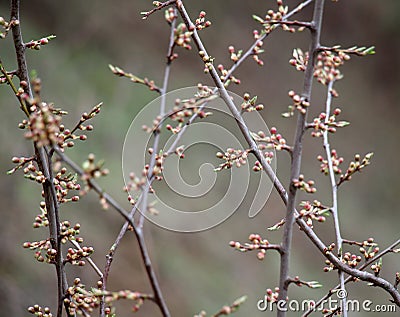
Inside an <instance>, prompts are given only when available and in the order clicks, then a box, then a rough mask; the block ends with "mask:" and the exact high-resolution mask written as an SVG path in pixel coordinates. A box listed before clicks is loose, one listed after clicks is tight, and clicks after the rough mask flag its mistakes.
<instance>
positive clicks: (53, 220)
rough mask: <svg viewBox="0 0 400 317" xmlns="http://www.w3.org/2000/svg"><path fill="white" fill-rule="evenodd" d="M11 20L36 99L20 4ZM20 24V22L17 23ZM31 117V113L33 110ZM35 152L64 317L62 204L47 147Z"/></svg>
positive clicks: (23, 76)
mask: <svg viewBox="0 0 400 317" xmlns="http://www.w3.org/2000/svg"><path fill="white" fill-rule="evenodd" d="M10 11H11V17H10V21H14V23H13V26H12V35H13V42H14V47H15V52H16V57H17V64H18V70H17V72H16V74H17V76H18V78H19V80H20V81H25V82H26V83H27V88H26V93H27V94H28V95H29V96H30V97H31V98H32V97H33V95H32V89H31V86H30V81H29V75H28V67H27V63H26V57H25V45H24V42H23V40H22V34H21V27H20V23H21V21H20V19H19V11H20V1H19V0H12V1H11V10H10ZM17 21H18V22H17ZM27 110H28V113H29V109H27ZM34 150H35V155H36V162H37V164H38V167H39V170H40V171H41V172H42V173H43V175H44V176H45V178H46V180H45V182H44V183H43V185H42V186H43V192H44V199H45V204H46V211H47V216H48V218H49V231H50V242H51V246H52V248H53V249H55V250H56V251H57V254H56V257H55V267H56V272H57V288H58V305H57V316H58V317H61V316H62V305H63V303H64V298H65V294H66V291H67V288H68V283H67V276H66V273H65V268H64V265H63V256H62V248H61V239H60V219H59V210H58V201H57V194H56V189H55V187H54V182H53V173H52V170H51V161H50V159H49V157H48V155H47V153H46V149H45V147H39V146H38V145H37V144H36V143H34ZM65 308H66V311H67V315H68V316H71V314H70V313H69V311H68V308H67V306H66V307H65Z"/></svg>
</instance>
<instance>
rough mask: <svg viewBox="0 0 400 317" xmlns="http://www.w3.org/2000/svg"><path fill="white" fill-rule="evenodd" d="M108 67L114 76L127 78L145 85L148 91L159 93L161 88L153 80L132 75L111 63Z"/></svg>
mask: <svg viewBox="0 0 400 317" xmlns="http://www.w3.org/2000/svg"><path fill="white" fill-rule="evenodd" d="M108 68H110V70H111V71H112V73H113V74H114V75H116V76H119V77H126V78H129V79H130V81H131V82H133V83H138V84H142V85H144V86H147V87H148V88H149V90H150V91H156V92H158V93H161V88H159V87H158V86H156V84H155V83H154V81H153V80H149V79H147V78H140V77H137V76H135V75H133V74H132V73H128V72H126V71H124V70H123V69H122V68H119V67H117V66H113V65H111V64H109V65H108Z"/></svg>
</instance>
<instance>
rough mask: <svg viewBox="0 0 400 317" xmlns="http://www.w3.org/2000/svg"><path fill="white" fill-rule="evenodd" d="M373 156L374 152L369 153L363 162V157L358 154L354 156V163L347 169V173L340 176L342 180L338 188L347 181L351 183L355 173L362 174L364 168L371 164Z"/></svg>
mask: <svg viewBox="0 0 400 317" xmlns="http://www.w3.org/2000/svg"><path fill="white" fill-rule="evenodd" d="M373 155H374V153H372V152H371V153H368V154H366V155H365V157H364V158H363V159H362V160H361V156H360V155H359V154H356V155H355V156H354V161H352V162H350V165H349V167H348V168H347V170H346V173H344V174H342V175H340V180H339V183H338V186H339V185H340V184H342V183H343V182H345V181H349V180H350V179H351V177H352V175H353V174H354V173H356V172H361V170H362V169H363V168H364V167H366V166H368V165H369V164H370V163H371V157H372V156H373Z"/></svg>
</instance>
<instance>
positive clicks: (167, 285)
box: [0, 0, 400, 316]
mask: <svg viewBox="0 0 400 317" xmlns="http://www.w3.org/2000/svg"><path fill="white" fill-rule="evenodd" d="M326 2H327V5H326V11H325V16H324V26H323V31H322V34H323V35H322V41H323V44H326V45H335V44H341V45H342V46H343V47H346V46H353V45H360V46H364V45H365V46H370V45H375V46H376V51H377V54H376V55H374V56H369V57H365V58H356V57H353V58H352V60H351V61H350V62H348V63H347V64H346V65H345V66H344V67H343V68H342V71H343V73H344V75H345V77H344V79H343V80H342V81H341V82H339V83H338V85H337V88H338V90H339V93H340V98H339V99H337V100H335V104H336V105H340V106H341V107H342V110H343V112H342V118H343V119H346V120H349V121H350V122H351V125H350V126H349V127H347V128H346V129H345V130H340V131H339V132H338V133H337V134H336V135H334V136H333V138H332V140H333V147H334V148H336V149H337V150H338V152H339V154H341V155H343V156H345V158H346V159H347V161H346V162H348V160H349V159H350V158H351V157H353V155H354V154H355V153H360V154H365V153H367V152H371V151H372V152H374V153H375V156H374V157H373V164H372V165H371V166H369V167H368V168H367V169H366V170H365V171H364V172H363V173H362V174H361V175H356V176H355V177H354V180H353V181H352V182H351V183H349V184H345V185H344V186H343V188H344V190H341V191H340V196H339V197H340V198H339V199H340V201H339V208H340V211H341V219H342V230H343V233H344V236H345V238H351V239H355V240H363V239H365V238H367V237H370V236H374V237H375V239H376V240H377V241H378V242H380V245H381V247H385V246H386V245H388V244H390V243H391V242H392V241H394V240H395V239H397V238H398V235H399V229H398V228H399V225H398V223H399V208H398V196H399V194H398V191H399V185H398V184H399V182H398V178H399V176H400V175H399V164H398V157H399V155H400V151H399V146H398V144H399V142H398V137H399V131H400V128H399V124H398V118H399V115H400V110H399V109H400V108H399V100H400V90H399V82H400V80H399V79H400V78H399V77H400V64H399V63H400V62H399V58H398V56H399V55H400V41H399V40H398V27H399V22H398V21H399V19H400V3H399V2H398V1H396V0H386V1H373V0H353V1H339V2H338V3H332V2H330V1H326ZM287 3H288V4H289V5H291V6H292V7H293V5H295V4H296V3H297V1H292V0H291V1H287ZM150 7H151V1H145V0H134V1H122V0H118V1H93V0H92V1H84V2H82V1H77V0H72V1H51V0H43V1H38V0H32V1H22V12H21V21H22V30H23V35H24V39H25V40H26V41H27V40H30V39H38V38H40V37H42V36H46V35H49V34H55V35H57V39H56V40H54V41H53V42H51V43H50V45H48V46H46V47H43V49H42V50H41V51H39V52H36V51H29V52H28V63H29V67H30V69H35V70H36V71H37V73H38V75H39V77H40V78H42V81H43V93H42V95H43V97H44V98H45V99H46V100H48V101H53V102H55V104H56V105H57V106H59V107H62V108H64V109H65V110H67V111H68V112H69V116H68V117H67V118H66V123H69V124H71V125H72V124H73V123H75V122H76V120H78V119H79V116H80V113H81V112H83V111H87V110H89V109H90V108H91V107H92V106H93V105H94V104H96V103H98V102H99V101H103V102H104V108H103V111H102V113H101V115H100V116H99V117H97V118H96V119H95V121H94V122H93V123H94V126H95V130H94V132H93V133H91V134H90V135H89V141H87V142H86V143H85V144H78V145H76V147H75V148H74V149H73V150H72V151H70V155H71V156H72V157H73V158H74V159H76V160H77V161H78V162H82V161H83V160H84V158H85V157H86V156H87V154H88V153H90V152H94V153H96V154H97V156H98V157H99V158H104V159H105V160H106V165H107V167H108V168H109V169H110V170H111V172H112V173H111V175H110V176H109V177H107V178H106V179H105V180H103V181H102V185H103V186H104V188H106V189H107V191H109V192H110V193H112V194H114V195H115V196H116V197H117V198H119V199H120V201H121V202H122V203H124V204H125V203H126V198H125V197H124V195H123V193H122V192H121V188H122V186H123V180H122V172H121V151H122V145H123V140H124V136H125V133H126V131H127V129H128V127H129V125H130V123H131V120H132V119H133V118H134V116H135V114H136V113H137V112H138V111H139V110H140V109H141V108H142V107H144V106H145V105H146V104H147V103H148V102H150V101H151V100H152V99H153V98H155V97H156V95H155V94H154V93H151V92H149V91H148V90H147V89H146V88H144V87H140V86H135V85H132V84H131V83H130V82H129V81H128V80H124V79H118V78H115V76H113V75H112V74H111V72H110V71H109V70H108V67H107V65H108V64H109V63H111V64H115V65H118V66H121V67H123V68H124V69H126V70H128V71H131V72H133V73H134V74H136V75H138V76H146V77H148V78H151V79H154V80H155V81H156V82H157V83H160V82H161V80H162V75H163V66H164V62H165V54H166V49H167V47H166V46H167V43H168V42H167V41H168V28H167V27H166V23H165V22H164V19H163V17H162V14H156V15H154V16H152V17H151V18H149V19H148V20H146V21H143V20H141V17H140V11H144V10H148V9H149V8H150ZM187 7H188V10H189V13H190V14H191V15H192V16H193V17H194V16H195V15H196V14H197V13H198V12H199V11H200V10H205V11H206V12H207V14H208V15H207V17H208V18H209V19H210V20H211V21H212V22H213V26H212V27H211V28H210V29H207V30H205V31H203V32H202V33H201V35H202V36H203V38H204V42H205V44H206V46H207V47H208V49H209V51H210V54H211V55H212V56H214V57H215V58H216V61H217V63H226V64H227V65H229V63H228V59H229V55H228V52H227V46H228V45H234V46H235V47H236V48H238V49H239V48H243V49H245V48H247V47H248V45H249V44H250V43H251V42H252V36H251V32H252V30H253V29H254V28H258V26H257V25H256V24H255V23H254V21H253V20H252V18H251V15H252V14H259V15H262V14H264V13H265V12H266V10H267V9H269V8H270V7H275V1H255V0H251V1H239V0H230V1H212V0H204V1H187ZM309 13H310V9H307V10H306V11H304V13H303V14H302V15H301V16H307V14H309ZM0 16H3V17H5V18H7V17H8V16H9V13H8V4H7V1H5V0H2V1H1V2H0ZM296 18H297V17H296ZM300 18H301V17H298V19H300ZM307 46H308V34H307V32H304V33H303V34H295V35H291V34H287V33H284V32H281V31H277V32H274V33H273V34H272V35H271V36H270V37H269V38H268V39H267V41H266V44H265V49H266V53H265V54H264V55H263V56H262V57H263V59H264V62H265V66H264V67H263V68H260V67H259V66H257V65H256V63H254V62H253V61H251V60H249V61H248V62H246V63H245V64H244V65H243V66H242V67H241V68H240V69H239V70H238V72H237V77H239V78H240V79H242V83H243V84H241V85H240V86H236V87H231V89H232V90H234V91H235V92H237V93H238V94H242V93H243V92H245V91H250V92H251V93H254V94H257V95H258V97H259V100H260V101H261V102H263V103H264V104H265V105H266V109H265V110H264V111H263V113H262V114H263V116H264V117H265V119H266V122H267V124H268V125H269V126H270V127H271V126H277V127H278V128H279V130H280V131H281V132H282V133H283V134H284V135H285V136H286V138H287V140H288V141H290V140H291V139H292V135H293V127H294V120H287V119H283V118H282V117H281V115H280V114H281V113H282V112H284V111H285V110H286V109H287V105H288V104H289V98H288V97H287V92H288V90H290V89H294V90H300V88H301V84H302V74H300V73H297V72H295V71H294V70H293V69H292V67H290V66H289V64H288V60H289V59H290V57H291V53H292V49H293V48H296V47H300V48H302V49H303V50H306V49H307ZM179 54H180V56H181V57H180V58H179V59H178V60H177V61H176V62H174V64H173V68H172V78H171V83H170V90H172V89H174V88H179V87H184V86H188V85H189V83H190V85H196V84H197V83H198V82H202V83H208V84H211V82H210V80H209V79H208V77H207V76H206V75H204V74H203V72H202V68H203V65H202V63H201V62H200V61H199V59H198V56H197V54H196V53H195V52H185V51H182V50H180V51H179ZM0 57H1V59H2V60H3V62H4V64H5V65H6V66H7V67H8V69H13V68H15V58H14V53H13V51H12V42H11V37H10V36H9V37H8V38H7V39H5V40H2V41H0ZM324 94H325V92H324V89H323V88H322V87H319V86H317V85H315V95H314V97H313V98H314V99H313V104H314V105H315V107H313V109H312V110H311V111H312V112H313V113H318V112H319V111H320V109H321V108H322V104H323V100H324V99H323V98H324ZM0 109H1V116H0V133H1V152H0V175H1V177H0V189H1V202H2V203H1V221H0V241H1V244H2V246H1V257H0V307H1V309H0V316H24V315H28V313H27V312H26V307H27V306H29V305H32V304H35V303H39V304H41V305H47V306H50V307H54V302H55V298H56V291H55V272H54V270H53V268H52V267H49V266H46V265H44V264H39V263H36V261H35V260H34V258H33V253H32V252H30V251H27V250H24V249H23V248H22V247H21V245H22V243H23V242H24V241H30V240H31V241H32V240H34V239H37V238H43V237H46V235H47V232H45V231H44V230H32V221H33V218H34V217H35V216H36V214H37V213H38V202H39V201H40V188H39V187H38V186H35V185H34V184H32V183H30V182H28V181H26V180H24V179H23V177H22V175H21V174H17V175H15V176H6V171H7V170H8V169H10V168H11V167H12V164H11V157H12V156H15V155H26V154H29V153H31V152H32V148H31V145H30V144H29V142H27V141H26V140H24V138H23V132H21V131H20V130H18V129H17V124H18V122H20V121H21V120H22V119H23V114H22V113H21V112H20V110H19V109H18V107H17V103H16V101H15V99H14V98H13V96H12V94H11V91H10V89H9V88H8V87H6V86H5V85H3V86H1V87H0ZM321 150H322V148H321V142H320V140H316V139H311V138H307V141H306V145H305V157H304V160H303V171H304V173H305V174H306V175H309V176H310V178H314V179H316V181H317V185H319V187H318V189H319V191H318V193H317V195H318V198H319V199H320V200H322V201H323V200H324V199H326V200H327V201H329V192H328V191H327V189H328V181H327V179H326V178H323V177H321V176H320V175H319V173H318V166H319V165H318V161H317V160H316V159H315V157H316V155H317V153H319V152H320V151H321ZM278 175H279V176H280V177H281V179H282V180H283V181H286V180H287V179H288V159H287V157H286V156H285V155H279V156H278ZM126 206H127V207H128V205H127V204H126ZM282 210H283V205H282V203H281V202H280V201H279V198H278V195H276V193H273V194H272V195H271V198H270V200H269V201H268V203H267V205H266V207H265V210H264V211H263V212H262V213H261V214H260V215H259V216H258V217H257V218H256V219H255V220H249V219H248V218H247V216H246V211H245V210H241V211H239V212H237V213H235V214H234V216H232V217H231V218H230V219H229V220H228V221H226V222H225V223H223V224H222V225H220V226H219V227H217V228H215V229H212V230H209V231H206V232H202V233H196V234H178V233H173V232H169V231H165V230H160V229H158V228H157V227H154V226H153V225H151V224H147V232H146V236H147V239H148V241H149V246H150V250H151V254H152V259H153V262H154V264H155V267H156V269H157V272H158V276H159V278H160V281H161V286H162V289H163V290H164V292H165V296H166V299H167V302H168V303H169V306H170V309H171V312H172V314H173V315H174V316H192V315H193V314H194V313H197V312H199V311H200V310H202V309H205V310H207V311H208V312H209V313H212V312H215V311H217V310H218V309H219V307H220V306H222V305H224V304H228V303H230V302H232V301H233V300H234V299H235V298H237V297H239V296H241V295H243V294H248V295H249V298H248V301H247V303H246V304H245V305H244V306H243V307H242V308H241V310H240V312H239V313H238V316H246V315H249V316H250V315H251V316H258V315H268V314H265V313H264V314H261V313H259V312H257V310H256V301H257V300H258V299H260V298H262V296H263V294H264V292H265V289H266V288H268V287H271V288H273V287H275V286H276V284H277V279H278V257H277V255H275V254H270V255H269V256H267V259H266V260H265V261H264V262H260V261H258V260H257V259H256V258H255V255H253V254H239V253H237V252H234V251H233V250H231V249H230V248H229V247H228V242H229V241H230V240H232V239H233V240H241V241H244V240H245V239H247V236H248V234H249V233H252V232H260V233H262V234H266V230H265V228H266V227H267V226H271V225H273V224H274V223H275V222H276V221H279V220H280V219H281V217H282ZM63 218H66V219H71V221H76V222H78V221H79V222H80V223H81V224H82V230H81V232H82V236H83V237H84V238H85V241H86V243H87V244H89V245H93V246H94V247H95V254H94V256H93V258H94V259H95V261H96V262H97V263H98V264H99V265H100V266H103V263H104V259H105V257H104V256H105V254H106V252H107V250H108V249H109V247H110V246H111V243H112V242H113V241H114V239H115V237H116V234H117V232H118V230H119V228H120V226H121V224H122V218H121V217H120V216H118V215H117V214H116V213H115V212H114V211H112V210H109V211H103V210H101V207H100V205H99V204H98V202H97V201H96V197H94V196H92V195H89V196H88V197H85V198H83V199H82V201H81V202H80V203H79V204H75V205H73V204H72V205H70V206H68V207H67V208H64V211H63ZM330 224H331V223H326V224H322V225H318V226H317V231H318V232H319V233H321V235H322V236H323V237H325V239H326V241H332V237H333V235H332V234H333V232H332V231H331V229H330ZM327 228H329V229H327ZM270 237H271V241H279V238H280V233H277V234H274V235H271V236H270ZM294 241H295V245H294V252H293V258H292V259H293V260H292V274H293V275H296V274H299V275H300V276H301V278H302V279H305V280H314V279H316V280H319V281H320V282H322V283H323V284H324V286H325V288H324V289H322V290H314V291H310V290H308V289H304V288H302V289H297V288H293V289H292V290H291V294H292V296H293V298H318V297H319V296H321V295H323V294H324V291H326V290H327V289H328V288H329V287H330V286H331V285H332V286H333V284H332V283H331V281H332V280H333V281H336V275H335V273H330V274H324V273H322V267H323V258H322V257H321V256H320V255H319V254H318V252H317V251H316V250H315V248H314V247H313V246H312V245H311V244H310V243H309V242H308V241H306V240H305V239H304V236H303V235H302V233H301V232H296V236H295V240H294ZM395 270H397V271H398V270H399V260H398V257H395V256H388V257H386V258H385V259H384V271H383V273H382V275H383V276H384V277H386V278H388V279H389V280H393V279H394V276H393V274H392V273H393V272H394V271H395ZM69 274H70V276H71V277H73V276H83V278H82V279H83V281H84V282H85V283H86V284H87V285H94V283H95V281H96V276H95V275H94V274H93V273H92V271H91V269H90V268H89V267H85V268H84V269H75V268H73V269H70V271H69ZM390 274H392V275H390ZM110 288H111V289H113V290H117V289H126V288H128V289H132V290H140V291H149V290H150V288H149V285H148V283H147V280H146V278H145V277H144V269H143V267H142V265H141V263H140V259H139V257H138V250H137V246H136V243H135V239H134V237H133V236H132V235H128V236H127V237H125V239H124V240H123V244H122V246H121V249H120V250H119V251H118V253H117V256H116V260H115V263H114V265H113V267H112V271H111V279H110ZM349 290H350V292H351V298H358V299H367V298H368V299H370V298H372V299H373V300H374V303H377V304H383V303H387V301H386V299H387V296H386V294H385V293H383V292H382V291H381V290H379V289H376V288H368V287H364V286H363V285H362V284H361V283H358V284H355V285H351V286H350V287H349ZM353 290H354V291H353ZM129 307H130V306H129V303H121V306H119V310H118V311H119V312H120V316H128V315H129V314H130V313H129ZM137 315H138V316H158V315H159V312H158V310H157V309H156V308H155V306H154V305H153V304H151V303H146V304H145V305H144V307H143V308H142V310H141V311H140V312H139V313H138V314H137ZM295 315H298V314H293V316H295ZM365 315H368V316H369V314H366V313H359V314H357V313H355V314H354V315H353V316H365ZM373 315H374V314H371V316H373ZM387 315H388V316H389V315H390V314H387ZM271 316H272V315H271Z"/></svg>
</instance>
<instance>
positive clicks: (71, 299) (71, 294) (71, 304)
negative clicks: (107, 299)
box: [64, 278, 101, 316]
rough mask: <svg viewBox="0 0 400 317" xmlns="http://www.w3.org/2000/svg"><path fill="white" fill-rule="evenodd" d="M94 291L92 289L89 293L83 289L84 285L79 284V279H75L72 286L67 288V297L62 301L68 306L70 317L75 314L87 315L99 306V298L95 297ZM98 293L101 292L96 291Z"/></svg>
mask: <svg viewBox="0 0 400 317" xmlns="http://www.w3.org/2000/svg"><path fill="white" fill-rule="evenodd" d="M95 291H96V289H95V288H93V289H92V290H91V291H88V290H86V289H85V285H84V284H82V283H81V280H80V279H79V278H75V280H74V282H73V285H71V286H70V287H68V289H67V296H68V297H66V298H65V299H64V304H65V305H67V306H68V312H69V314H70V315H72V316H76V314H82V312H84V315H89V316H90V314H91V313H92V312H93V310H94V309H96V308H98V307H99V305H100V298H99V296H96V295H95V293H94V292H95ZM98 292H99V293H100V292H101V290H98Z"/></svg>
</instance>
